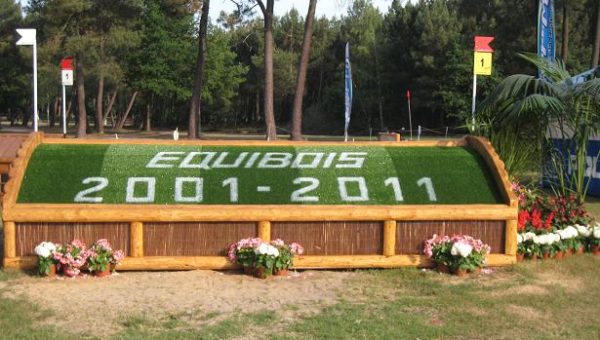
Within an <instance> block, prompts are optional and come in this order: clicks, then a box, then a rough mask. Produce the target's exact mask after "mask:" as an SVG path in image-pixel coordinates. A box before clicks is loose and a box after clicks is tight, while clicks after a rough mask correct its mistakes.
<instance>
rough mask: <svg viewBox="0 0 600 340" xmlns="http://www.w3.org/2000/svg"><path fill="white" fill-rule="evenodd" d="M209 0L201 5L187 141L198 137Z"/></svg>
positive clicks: (205, 0)
mask: <svg viewBox="0 0 600 340" xmlns="http://www.w3.org/2000/svg"><path fill="white" fill-rule="evenodd" d="M209 6H210V0H204V3H203V4H202V15H201V17H200V30H199V34H198V56H197V58H196V73H195V74H194V89H193V91H192V101H191V104H190V117H189V122H188V139H196V138H198V137H199V136H200V126H201V124H200V121H201V114H202V85H203V83H204V65H206V55H207V43H206V35H207V34H206V33H207V29H208V11H209Z"/></svg>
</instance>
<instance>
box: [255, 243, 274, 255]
mask: <svg viewBox="0 0 600 340" xmlns="http://www.w3.org/2000/svg"><path fill="white" fill-rule="evenodd" d="M254 252H255V253H257V254H259V255H272V256H275V257H277V256H279V250H277V248H275V247H273V246H272V245H270V244H267V243H261V244H260V245H259V246H258V247H257V248H255V249H254Z"/></svg>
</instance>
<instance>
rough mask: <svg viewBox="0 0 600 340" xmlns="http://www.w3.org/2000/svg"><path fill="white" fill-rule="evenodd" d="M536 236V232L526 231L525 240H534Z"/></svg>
mask: <svg viewBox="0 0 600 340" xmlns="http://www.w3.org/2000/svg"><path fill="white" fill-rule="evenodd" d="M534 237H535V233H532V232H531V231H528V232H526V233H525V241H529V240H533V238H534Z"/></svg>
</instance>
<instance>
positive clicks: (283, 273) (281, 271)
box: [273, 269, 290, 276]
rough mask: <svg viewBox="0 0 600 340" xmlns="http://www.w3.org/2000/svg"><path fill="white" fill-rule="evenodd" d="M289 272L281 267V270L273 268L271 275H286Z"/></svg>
mask: <svg viewBox="0 0 600 340" xmlns="http://www.w3.org/2000/svg"><path fill="white" fill-rule="evenodd" d="M289 273H290V271H289V270H288V269H282V270H275V271H274V272H273V275H275V276H288V274H289Z"/></svg>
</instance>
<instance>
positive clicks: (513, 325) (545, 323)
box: [0, 255, 600, 339]
mask: <svg viewBox="0 0 600 340" xmlns="http://www.w3.org/2000/svg"><path fill="white" fill-rule="evenodd" d="M599 264H600V257H597V256H593V255H581V256H573V257H570V258H567V259H565V260H563V261H546V262H543V263H524V264H520V265H518V266H515V267H513V268H504V269H498V270H495V271H494V272H493V273H492V274H489V275H481V276H478V277H470V278H466V279H463V278H457V277H452V276H448V275H443V274H437V273H435V272H432V271H421V270H418V269H413V268H407V269H397V270H363V271H360V272H359V273H358V275H355V276H354V278H353V279H352V280H351V281H350V283H349V284H348V286H347V288H346V289H345V290H344V292H343V294H341V295H340V296H339V299H340V300H339V302H338V303H336V304H334V305H332V306H328V307H324V308H322V309H321V310H320V312H318V313H316V314H313V315H306V316H304V317H300V318H298V319H293V320H290V319H289V318H285V317H283V316H282V315H283V313H282V312H283V311H282V310H279V311H262V312H256V313H250V314H244V313H241V312H240V313H237V314H235V315H232V316H231V317H229V318H227V319H225V320H222V321H220V322H217V323H215V324H212V325H209V326H206V327H203V328H201V329H197V328H193V327H190V326H189V325H187V324H186V322H185V321H184V320H183V319H181V318H180V317H178V316H177V315H172V316H169V317H168V318H167V319H166V321H164V322H160V323H157V322H152V321H149V320H148V319H146V318H145V317H143V316H136V317H131V318H128V319H125V320H122V326H123V327H124V329H123V331H121V332H120V333H119V334H117V335H116V336H114V338H118V339H147V338H153V339H188V338H189V339H198V338H200V339H222V338H242V337H243V338H270V339H288V338H298V339H306V338H309V339H320V338H334V339H347V338H362V339H392V338H406V339H416V338H421V339H422V338H427V339H429V338H455V339H464V338H481V339H483V338H485V339H488V338H493V339H517V338H520V339H548V338H564V339H598V338H599V337H600V323H598V321H597V316H598V313H599V312H600V307H598V301H600V280H598V278H599V277H600V266H599ZM12 275H15V274H7V273H2V272H0V280H4V282H0V283H2V284H4V286H2V285H0V294H1V292H2V290H3V289H6V285H10V284H11V283H10V278H11V276H12ZM19 275H23V274H19ZM49 293H50V292H49ZM241 293H242V294H243V292H241ZM286 308H288V309H289V308H294V306H286ZM108 312H110V311H107V313H108ZM47 313H48V312H47V311H44V309H43V306H35V305H34V304H32V303H30V302H26V301H24V300H11V299H7V298H4V297H2V298H0V329H2V333H1V334H0V338H5V339H38V338H44V339H68V338H78V337H86V335H85V334H69V333H67V334H65V333H64V332H65V330H64V329H57V328H54V327H52V326H48V325H45V326H41V324H43V322H40V321H41V320H43V319H44V317H45V316H46V315H47ZM209 317H210V316H209Z"/></svg>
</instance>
